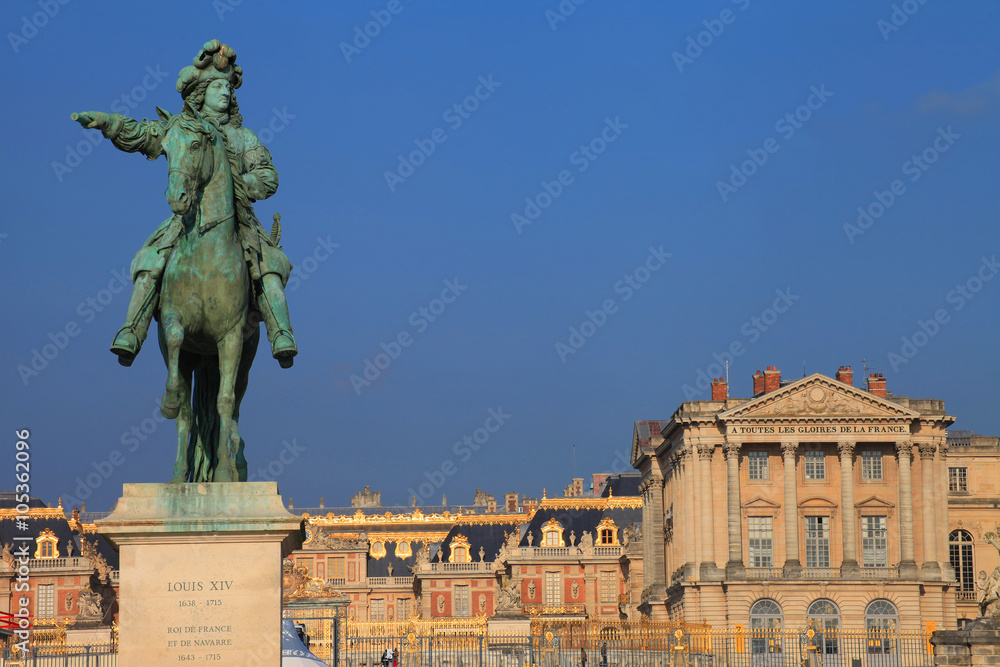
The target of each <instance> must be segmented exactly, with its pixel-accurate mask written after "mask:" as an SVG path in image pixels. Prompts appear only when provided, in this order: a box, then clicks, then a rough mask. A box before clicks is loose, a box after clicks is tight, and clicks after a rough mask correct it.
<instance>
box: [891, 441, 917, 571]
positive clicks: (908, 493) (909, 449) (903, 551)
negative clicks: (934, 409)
mask: <svg viewBox="0 0 1000 667" xmlns="http://www.w3.org/2000/svg"><path fill="white" fill-rule="evenodd" d="M896 454H897V456H898V457H899V576H900V578H902V579H916V577H917V563H916V560H915V559H914V557H913V471H912V470H911V469H910V465H911V462H912V461H913V443H911V442H909V441H906V442H897V443H896Z"/></svg>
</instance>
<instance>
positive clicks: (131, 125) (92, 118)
mask: <svg viewBox="0 0 1000 667" xmlns="http://www.w3.org/2000/svg"><path fill="white" fill-rule="evenodd" d="M71 118H72V119H73V120H75V121H76V122H78V123H79V124H80V125H82V126H83V127H85V128H86V129H88V130H100V131H101V132H102V133H103V134H104V136H105V137H106V138H107V139H109V140H110V141H111V143H112V144H114V145H115V148H117V149H118V150H122V151H125V152H126V153H142V154H143V155H145V156H146V159H147V160H155V159H156V158H158V157H160V155H162V154H163V145H162V141H163V126H162V125H161V124H160V123H158V122H156V121H153V122H150V121H148V120H142V121H138V120H135V119H134V118H129V117H128V116H123V115H121V114H120V113H102V112H100V111H84V112H83V113H75V114H73V115H72V116H71Z"/></svg>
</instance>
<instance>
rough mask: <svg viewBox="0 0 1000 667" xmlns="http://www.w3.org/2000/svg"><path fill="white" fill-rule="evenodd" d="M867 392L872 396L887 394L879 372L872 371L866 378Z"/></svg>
mask: <svg viewBox="0 0 1000 667" xmlns="http://www.w3.org/2000/svg"><path fill="white" fill-rule="evenodd" d="M868 393H869V394H871V395H872V396H882V397H883V398H884V397H885V396H888V392H887V391H886V390H885V378H884V377H882V374H881V373H872V374H871V376H870V377H869V378H868Z"/></svg>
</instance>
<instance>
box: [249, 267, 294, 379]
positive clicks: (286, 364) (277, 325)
mask: <svg viewBox="0 0 1000 667" xmlns="http://www.w3.org/2000/svg"><path fill="white" fill-rule="evenodd" d="M261 285H262V289H261V290H260V294H259V295H258V296H257V307H258V309H259V310H260V314H261V316H262V317H263V318H264V326H265V327H267V339H268V340H269V341H270V342H271V355H272V356H273V357H274V358H275V359H277V360H278V364H279V365H280V366H281V367H282V368H291V366H292V363H293V357H295V355H296V354H298V353H299V349H298V348H297V347H296V346H295V338H294V337H293V336H292V323H291V321H290V319H289V317H288V302H287V301H285V290H284V289H283V288H282V286H281V278H279V277H278V276H277V275H275V274H273V273H268V274H266V275H264V276H262V277H261Z"/></svg>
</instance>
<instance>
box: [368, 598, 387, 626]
mask: <svg viewBox="0 0 1000 667" xmlns="http://www.w3.org/2000/svg"><path fill="white" fill-rule="evenodd" d="M368 620H369V621H384V620H385V600H382V599H379V600H372V601H371V603H370V605H369V607H368Z"/></svg>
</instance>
